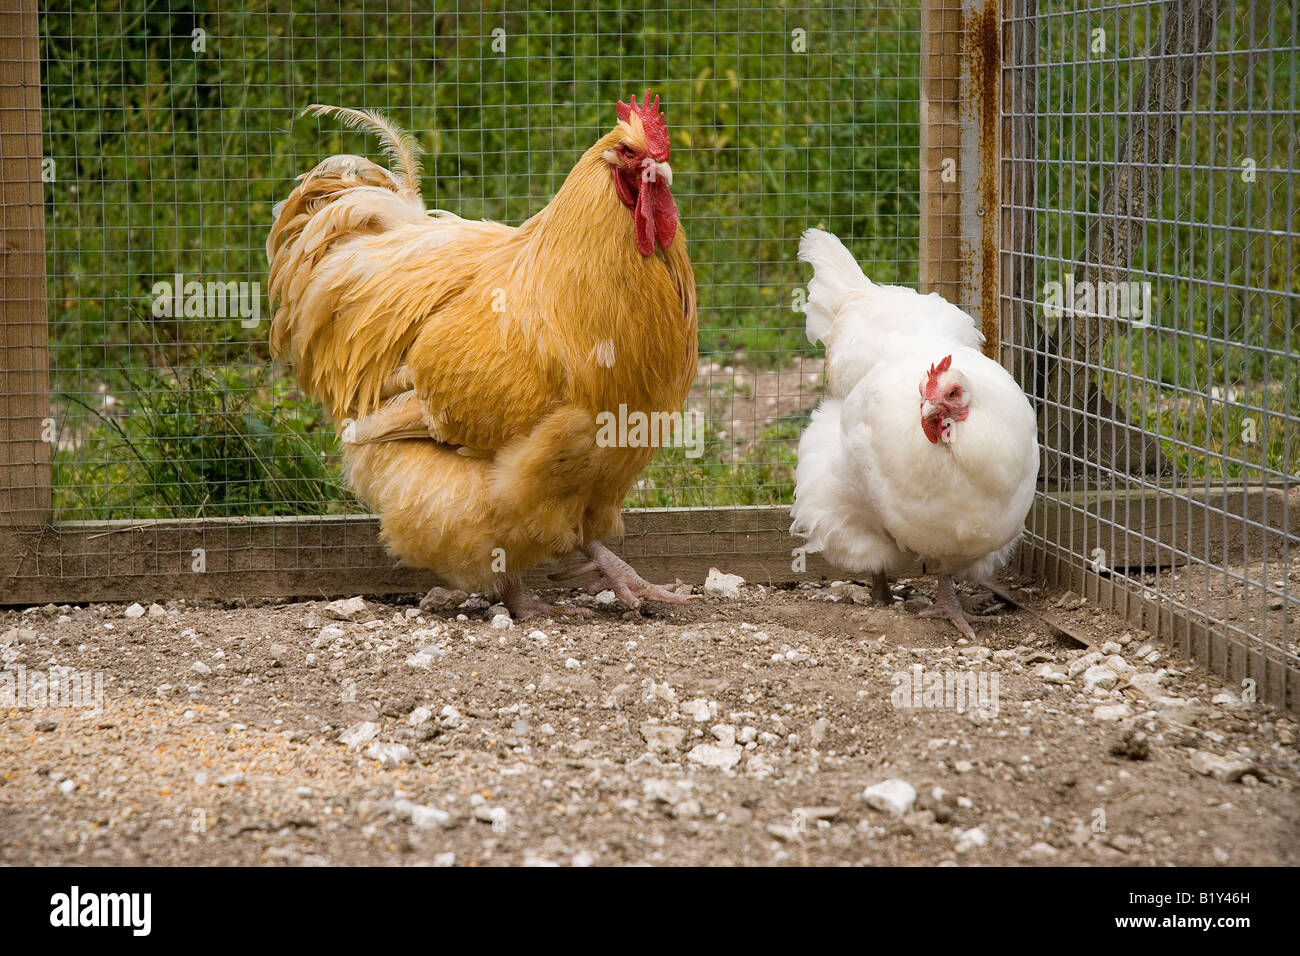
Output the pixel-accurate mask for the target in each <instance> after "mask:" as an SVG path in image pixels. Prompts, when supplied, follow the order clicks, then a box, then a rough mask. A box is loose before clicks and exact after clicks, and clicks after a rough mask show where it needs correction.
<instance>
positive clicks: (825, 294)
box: [799, 229, 872, 344]
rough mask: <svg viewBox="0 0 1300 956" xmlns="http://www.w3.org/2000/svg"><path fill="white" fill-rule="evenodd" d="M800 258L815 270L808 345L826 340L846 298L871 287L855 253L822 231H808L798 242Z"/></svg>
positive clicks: (810, 289)
mask: <svg viewBox="0 0 1300 956" xmlns="http://www.w3.org/2000/svg"><path fill="white" fill-rule="evenodd" d="M799 258H800V259H801V260H802V261H804V262H806V263H808V264H809V265H811V266H812V267H813V277H812V281H810V282H809V283H808V302H807V304H806V305H805V306H804V328H805V332H806V333H807V335H808V341H809V342H812V343H814V344H815V343H817V342H818V341H821V340H823V339H825V337H826V333H827V332H829V331H830V329H831V325H832V324H833V323H834V322H835V316H836V314H837V313H838V312H839V309H840V306H841V305H843V303H844V299H845V297H846V296H848V295H850V294H852V293H854V292H862V291H864V290H866V289H870V288H871V287H872V283H871V280H870V279H868V278H867V276H866V273H864V272H863V271H862V267H861V266H859V265H858V261H857V260H856V259H854V258H853V253H851V252H849V250H848V249H847V248H845V246H844V243H843V242H841V241H840V240H839V238H838V237H836V236H834V235H832V234H831V233H829V232H826V231H825V230H822V229H808V230H806V231H805V232H804V234H803V238H802V239H800V240H799Z"/></svg>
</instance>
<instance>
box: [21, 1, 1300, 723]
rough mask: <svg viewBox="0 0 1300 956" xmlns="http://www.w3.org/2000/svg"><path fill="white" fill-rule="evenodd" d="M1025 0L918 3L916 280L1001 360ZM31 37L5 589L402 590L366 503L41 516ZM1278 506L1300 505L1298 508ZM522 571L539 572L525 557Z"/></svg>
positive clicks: (1145, 622)
mask: <svg viewBox="0 0 1300 956" xmlns="http://www.w3.org/2000/svg"><path fill="white" fill-rule="evenodd" d="M1027 2H1032V0H923V3H922V47H921V70H922V80H921V125H922V128H921V163H920V166H921V191H922V195H921V220H920V227H921V282H922V286H923V288H924V289H926V290H927V291H929V290H934V291H939V292H941V293H943V294H944V295H945V296H947V297H948V298H950V299H951V300H953V301H955V302H958V303H959V304H961V305H962V306H963V307H964V308H965V309H966V310H967V311H969V312H970V313H971V314H972V315H974V316H975V317H976V318H977V320H978V321H979V322H980V325H981V328H982V330H983V331H984V334H985V338H986V350H987V352H988V354H989V355H991V356H994V357H1000V358H1001V360H1003V361H1007V358H1006V355H1005V353H1004V351H1003V350H1002V349H1000V344H1001V336H1000V330H1001V327H1002V313H1003V309H1004V306H1005V305H1006V301H1005V299H1004V297H1003V296H1002V295H1001V290H1002V285H1003V282H1002V277H1003V274H1004V272H1006V274H1007V275H1008V276H1009V278H1011V280H1012V281H1016V279H1015V276H1014V270H1015V268H1016V266H1015V264H1014V263H1015V257H1013V256H1010V255H1009V253H1011V252H1017V253H1020V254H1021V260H1023V254H1024V253H1026V252H1032V249H1031V248H1029V246H1028V244H1031V243H1032V241H1033V229H1032V226H1030V227H1029V228H1026V226H1025V223H1023V222H1019V221H1017V220H1016V218H1015V214H1013V213H1009V212H1008V210H1007V209H1006V208H1004V207H1003V205H1002V192H1003V190H1004V188H1007V187H1008V182H1006V181H1005V179H1006V170H1005V164H1004V160H1005V159H1006V156H1005V155H1004V148H1005V147H1006V146H1007V145H1008V144H1010V143H1011V142H1012V141H1014V140H1015V139H1016V137H1015V135H1013V134H1014V131H1009V130H1008V129H1007V127H1006V123H1005V121H1004V118H1003V115H1002V102H1003V98H1004V96H1006V97H1011V96H1016V95H1020V96H1022V97H1023V95H1024V93H1023V90H1021V91H1020V92H1019V93H1016V92H1015V91H1013V90H1011V89H1010V85H1009V84H1006V78H1007V74H1006V72H1005V71H1004V63H1003V49H1004V44H1005V45H1006V46H1007V48H1008V49H1011V44H1010V41H1009V38H1005V37H1004V35H1003V26H1002V22H1003V21H1002V5H1003V4H1004V3H1005V4H1006V6H1007V8H1008V9H1011V8H1013V7H1015V6H1016V5H1017V4H1021V5H1023V4H1025V3H1027ZM39 50H40V44H39V12H38V5H37V3H36V0H6V3H5V7H4V8H3V10H0V137H2V138H3V142H4V150H3V156H2V158H0V302H2V303H3V305H4V311H3V317H2V318H0V382H2V383H3V389H2V390H0V402H2V403H3V405H0V411H2V412H3V414H0V604H11V605H13V604H40V603H46V602H51V601H53V602H87V601H125V600H150V599H162V598H167V597H176V596H184V597H186V598H191V599H200V598H220V599H227V600H238V599H243V598H255V597H300V598H308V597H320V598H326V597H336V596H341V595H351V594H367V593H368V594H397V593H412V592H417V591H421V590H423V589H425V588H427V587H429V586H430V585H431V584H433V583H435V582H434V581H433V580H432V578H431V576H430V575H429V574H427V573H426V572H422V571H419V570H416V569H411V568H404V567H398V566H396V565H395V563H394V562H393V560H392V559H391V558H389V557H388V556H387V555H386V554H385V552H384V550H383V547H382V546H381V545H380V543H379V540H378V521H377V520H376V519H375V518H373V517H364V516H363V517H304V518H246V519H196V520H190V521H177V520H159V521H144V522H138V521H110V522H71V523H69V522H63V523H57V524H56V523H54V521H53V512H52V488H51V483H50V475H51V472H50V460H51V456H50V449H51V444H50V441H47V440H46V438H47V437H48V431H49V421H50V407H49V389H50V384H49V381H50V379H49V353H48V338H47V336H48V332H47V326H46V291H45V239H44V198H43V189H42V181H41V154H42V126H41V99H40V75H39V73H40V61H39ZM1013 65H1014V64H1013ZM1013 112H1017V111H1014V110H1013ZM1019 112H1023V110H1021V111H1019ZM1016 188H1018V189H1020V190H1024V189H1025V188H1028V189H1029V190H1031V191H1032V184H1030V185H1029V186H1028V187H1026V184H1025V182H1024V181H1023V178H1022V179H1021V180H1020V181H1019V183H1018V184H1017V187H1016ZM1018 205H1024V204H1018ZM1004 237H1005V239H1006V242H1004ZM1007 242H1011V243H1015V244H1016V248H1015V249H1008V248H1007V245H1006V243H1007ZM1280 493H1281V492H1277V491H1271V492H1264V491H1259V490H1252V489H1243V490H1241V491H1240V493H1239V494H1238V493H1237V492H1233V493H1231V494H1229V493H1227V492H1225V493H1224V494H1223V496H1222V500H1218V498H1217V497H1216V496H1215V495H1213V494H1211V495H1208V496H1205V497H1204V498H1203V499H1200V500H1198V499H1197V497H1196V496H1194V495H1190V494H1176V493H1174V492H1152V493H1151V494H1152V495H1153V496H1154V497H1156V498H1159V499H1162V500H1164V501H1165V502H1166V504H1165V508H1166V511H1165V513H1166V515H1167V519H1168V520H1167V523H1165V524H1162V525H1161V526H1160V527H1159V528H1158V529H1156V531H1157V534H1158V535H1159V537H1156V538H1152V537H1151V536H1150V534H1147V535H1146V536H1143V535H1139V534H1137V533H1128V532H1122V531H1121V532H1120V540H1121V542H1122V543H1121V545H1120V547H1119V550H1118V551H1117V555H1119V560H1113V561H1112V563H1113V564H1115V566H1116V567H1117V568H1119V567H1123V564H1122V562H1123V561H1129V562H1130V563H1131V564H1132V565H1133V566H1137V565H1140V564H1142V563H1144V562H1151V561H1155V562H1159V561H1160V560H1162V556H1163V555H1165V554H1166V553H1167V554H1168V555H1169V556H1170V560H1172V555H1173V554H1174V546H1173V544H1172V542H1176V541H1186V540H1204V541H1206V542H1209V543H1210V544H1211V546H1214V545H1215V543H1217V544H1218V545H1220V546H1226V545H1227V544H1228V535H1229V534H1230V529H1229V528H1228V527H1227V522H1225V521H1224V520H1223V515H1224V510H1223V509H1224V508H1227V507H1229V506H1231V507H1233V508H1236V507H1237V504H1236V502H1237V501H1238V500H1240V502H1241V507H1242V508H1244V512H1243V513H1244V514H1249V513H1252V512H1253V511H1256V510H1258V511H1259V512H1260V513H1263V514H1267V513H1269V511H1267V510H1265V509H1268V508H1269V504H1270V502H1269V495H1274V494H1280ZM1170 501H1172V502H1173V505H1172V506H1171V505H1170V504H1169V502H1170ZM1133 507H1142V508H1145V507H1146V505H1145V504H1144V503H1143V502H1142V501H1134V500H1132V498H1131V496H1130V497H1129V498H1125V496H1118V497H1115V498H1110V499H1105V498H1103V497H1102V496H1099V495H1093V496H1091V497H1080V496H1071V495H1068V494H1063V493H1055V492H1050V491H1048V492H1044V493H1042V494H1040V495H1039V496H1038V500H1037V501H1036V503H1035V509H1036V514H1035V519H1034V520H1035V522H1036V524H1035V526H1036V527H1055V528H1058V529H1065V532H1067V540H1070V541H1072V540H1074V536H1075V535H1076V534H1077V535H1079V536H1080V539H1081V540H1082V536H1084V535H1086V534H1088V533H1089V529H1095V528H1096V527H1098V526H1099V525H1103V526H1107V527H1111V528H1112V529H1113V528H1114V527H1115V526H1116V525H1118V526H1119V528H1121V529H1122V528H1124V527H1125V526H1124V525H1123V524H1122V523H1121V522H1122V521H1123V515H1124V514H1127V513H1128V512H1127V510H1126V509H1129V508H1133ZM1271 513H1273V514H1278V513H1280V509H1277V508H1273V509H1272V512H1271ZM1291 514H1292V515H1293V516H1298V517H1300V508H1297V509H1292V510H1291ZM626 523H627V530H628V535H627V538H626V539H625V541H624V545H623V550H624V553H625V554H626V555H627V557H628V558H629V559H630V560H631V561H632V563H633V564H634V565H635V566H636V567H637V568H638V569H639V570H640V571H641V572H642V574H644V575H645V576H647V577H649V578H651V579H666V580H671V579H672V578H673V577H681V578H682V579H684V580H692V581H696V582H699V581H702V580H703V578H704V576H705V575H706V574H707V572H708V569H709V568H710V567H712V566H718V567H721V568H722V569H724V570H727V571H730V572H734V573H739V574H742V575H743V576H744V577H745V578H746V579H747V580H750V581H754V582H759V583H765V584H769V585H778V584H788V583H791V582H798V581H806V580H820V579H823V578H826V577H831V578H833V577H835V576H836V571H835V570H834V569H833V568H831V567H830V566H829V565H827V564H826V563H825V562H824V561H822V560H821V559H820V558H819V557H818V556H817V555H806V556H801V554H800V552H799V548H800V544H801V542H800V541H799V540H797V539H795V538H792V537H791V536H790V535H789V533H788V531H787V530H786V529H787V528H788V527H789V523H790V517H789V511H788V509H785V508H768V507H739V508H720V509H653V510H636V511H631V512H629V513H628V515H627V519H626ZM1149 530H1150V529H1148V531H1149ZM1297 530H1300V528H1297ZM1192 534H1194V535H1196V537H1195V538H1191V537H1189V535H1192ZM1166 536H1167V538H1166ZM199 554H203V555H205V560H199V559H198V555H199ZM208 555H210V559H208V558H207V557H206V556H208ZM801 557H802V559H801ZM200 565H201V566H202V570H201V571H200V570H198V568H199V566H200ZM1019 568H1020V570H1021V571H1022V572H1024V573H1027V574H1032V575H1034V576H1036V577H1038V578H1040V579H1042V580H1045V581H1046V582H1048V583H1050V584H1053V585H1056V586H1061V587H1070V588H1073V589H1074V590H1077V591H1079V592H1080V593H1082V594H1083V595H1085V596H1087V597H1088V598H1089V599H1090V600H1092V601H1094V602H1095V603H1097V604H1099V605H1101V606H1102V607H1105V608H1106V609H1108V610H1111V611H1114V612H1116V613H1118V614H1120V615H1122V616H1124V617H1125V618H1126V619H1128V620H1130V621H1132V622H1133V623H1134V624H1135V625H1137V626H1140V627H1144V628H1146V629H1148V630H1150V631H1152V632H1153V633H1155V634H1157V635H1158V636H1159V637H1161V638H1163V639H1165V640H1167V641H1170V642H1171V643H1173V644H1174V645H1175V646H1177V647H1178V648H1179V649H1180V650H1181V651H1182V652H1183V653H1184V654H1186V655H1187V656H1189V657H1194V658H1196V659H1199V660H1201V661H1203V662H1205V663H1206V664H1208V665H1209V666H1210V667H1212V668H1213V669H1215V670H1216V671H1217V672H1219V673H1220V674H1222V675H1224V676H1225V677H1227V678H1229V679H1233V680H1239V679H1241V678H1243V677H1254V678H1255V679H1256V680H1257V681H1258V683H1259V689H1260V698H1261V699H1263V700H1267V701H1271V702H1273V703H1277V704H1280V705H1282V706H1283V707H1284V708H1286V709H1288V710H1291V711H1293V712H1296V711H1300V691H1298V690H1297V688H1300V672H1297V670H1296V669H1295V668H1294V667H1292V666H1291V665H1290V664H1289V663H1287V662H1286V661H1284V660H1274V659H1272V658H1270V657H1269V656H1268V655H1266V654H1264V653H1263V652H1261V651H1260V650H1259V649H1258V648H1256V647H1253V646H1250V645H1248V644H1247V643H1245V642H1243V641H1241V640H1236V639H1232V638H1230V637H1227V636H1225V635H1223V634H1221V633H1216V632H1215V631H1214V630H1213V629H1211V628H1209V627H1207V626H1206V625H1205V624H1204V623H1201V622H1199V621H1197V620H1196V619H1195V618H1194V616H1191V615H1188V614H1184V613H1182V612H1180V611H1178V610H1176V609H1173V608H1171V607H1170V606H1169V605H1168V604H1167V603H1161V602H1157V601H1153V600H1151V599H1150V598H1148V597H1146V596H1145V595H1144V594H1143V593H1142V591H1141V589H1140V588H1138V587H1136V586H1135V585H1133V584H1132V583H1131V582H1129V581H1128V579H1127V578H1124V577H1117V578H1109V577H1106V576H1104V574H1100V573H1097V572H1096V571H1093V570H1090V569H1089V567H1088V565H1087V562H1086V561H1085V560H1084V559H1083V558H1081V557H1079V552H1077V551H1070V552H1067V551H1065V550H1063V549H1061V548H1052V549H1049V548H1046V547H1042V546H1039V545H1034V544H1027V545H1026V546H1025V547H1022V549H1021V552H1020V556H1019ZM531 578H532V581H533V583H544V578H543V577H542V576H541V573H540V572H535V573H534V574H533V575H532V576H531Z"/></svg>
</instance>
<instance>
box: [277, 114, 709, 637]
mask: <svg viewBox="0 0 1300 956" xmlns="http://www.w3.org/2000/svg"><path fill="white" fill-rule="evenodd" d="M306 112H307V113H308V114H311V115H335V116H338V117H339V118H341V119H342V120H343V121H344V122H346V123H347V124H348V125H349V126H352V127H353V128H364V129H367V130H370V131H373V132H374V133H377V134H378V135H379V137H380V138H381V140H382V142H383V146H384V149H385V151H386V154H387V157H388V165H389V166H390V167H391V169H385V168H384V167H382V166H379V165H377V164H375V163H373V162H371V161H369V160H367V159H365V158H363V157H360V156H352V155H340V156H332V157H330V158H329V159H326V160H324V161H323V162H322V163H320V164H319V165H318V166H317V167H316V168H315V169H313V170H312V171H311V172H309V173H307V174H306V175H304V176H302V177H300V178H299V184H298V185H297V187H296V188H295V189H294V190H293V191H292V193H290V195H289V197H288V198H287V199H285V200H284V202H282V203H280V204H279V205H278V206H277V207H276V209H275V213H274V224H273V225H272V228H271V233H270V236H269V238H268V240H267V258H268V260H269V262H270V280H269V284H268V291H269V296H270V299H271V302H272V308H273V309H274V318H273V322H272V327H271V339H270V341H271V349H272V352H273V354H274V355H275V356H277V357H278V358H287V359H288V360H289V361H290V362H292V364H293V367H294V370H295V373H296V375H297V379H298V382H299V383H300V385H301V386H302V388H303V389H304V390H305V391H306V392H307V393H309V394H310V395H311V396H313V397H314V398H316V399H317V400H319V401H320V402H322V403H323V404H324V405H325V407H326V408H327V409H328V411H329V413H330V415H331V416H332V419H333V421H334V422H335V425H336V428H337V430H338V433H339V437H340V439H341V440H342V445H343V453H344V466H345V474H346V476H347V479H348V481H349V482H350V484H351V487H352V488H353V489H354V490H355V491H356V493H357V494H358V495H359V497H360V498H361V499H362V500H363V501H364V502H366V503H367V505H368V506H369V507H370V508H372V509H373V510H374V511H376V512H377V513H378V514H379V516H380V519H381V527H382V532H381V534H382V540H383V542H384V544H385V545H386V546H387V548H388V549H389V550H390V551H391V552H392V553H393V554H394V555H395V556H397V557H398V558H399V559H400V560H402V561H403V562H404V563H406V564H408V565H411V566H415V567H420V568H426V569H428V570H430V571H432V572H434V573H435V574H436V575H437V576H438V577H439V578H441V579H442V581H443V582H444V583H448V584H451V585H452V586H455V587H459V588H462V589H465V590H468V591H479V592H484V593H489V594H492V595H493V596H495V597H497V598H498V599H499V600H501V601H502V602H503V603H504V604H505V605H506V606H507V607H508V608H509V609H510V611H511V613H513V614H514V615H515V616H517V617H526V616H529V615H532V614H537V613H543V612H548V611H554V610H555V608H553V607H552V606H551V605H549V604H546V603H545V602H543V601H541V600H540V599H538V598H537V597H536V596H535V595H533V594H531V593H529V592H528V591H527V590H526V589H525V587H524V585H523V582H522V580H521V575H522V573H523V572H524V571H527V570H528V569H530V568H532V567H534V566H536V565H538V564H541V563H544V562H549V561H557V560H561V559H563V558H565V557H566V556H570V555H573V554H575V553H576V552H579V551H581V552H582V553H583V554H585V556H586V558H585V560H584V563H583V566H582V567H580V568H578V569H577V570H576V571H575V572H572V574H573V575H581V574H591V573H594V574H595V575H596V580H595V582H594V584H593V585H592V590H599V589H603V588H608V589H611V590H613V592H614V594H615V595H616V596H617V598H618V599H619V600H620V601H621V602H622V603H623V604H625V605H627V606H628V607H631V608H637V607H638V606H639V605H640V603H641V601H642V600H654V601H664V602H675V603H680V602H684V601H685V600H687V597H685V596H683V595H680V594H678V593H676V592H675V591H672V590H670V589H668V588H665V587H660V586H658V585H654V584H650V583H648V582H646V581H645V580H643V579H642V578H641V577H640V576H639V575H637V574H636V572H635V571H633V569H632V568H631V567H629V566H628V565H627V564H626V563H624V562H623V561H622V560H621V559H620V558H618V557H617V556H616V555H615V554H614V553H613V552H612V551H611V550H610V549H609V548H608V547H607V546H606V545H605V544H604V543H603V541H604V539H608V538H616V537H618V536H620V535H621V534H622V531H623V522H622V515H621V505H622V502H623V499H624V497H625V495H626V493H627V491H628V489H629V488H630V487H631V485H632V483H633V481H634V480H635V478H636V476H637V475H638V474H639V473H640V472H641V470H642V469H643V468H644V467H645V466H646V465H647V464H648V463H649V461H650V459H651V458H652V457H653V455H654V452H655V448H654V447H653V445H650V444H647V445H646V446H645V447H610V443H609V442H602V441H599V440H598V438H599V435H598V428H597V421H598V416H600V415H601V414H602V413H616V412H618V411H619V410H620V409H625V410H626V412H629V413H630V412H634V411H636V412H641V413H643V414H645V415H651V414H659V415H664V414H673V413H680V411H681V408H682V404H683V402H684V400H685V398H686V394H687V391H688V389H689V388H690V385H691V382H692V381H693V379H694V377H695V374H696V362H697V354H696V349H697V344H696V311H695V276H694V273H693V271H692V269H691V263H690V260H689V258H688V256H687V252H686V236H685V234H684V233H683V230H682V228H681V226H680V224H679V222H678V211H677V205H676V202H675V201H674V199H673V195H672V192H671V186H672V182H673V171H672V167H671V166H670V165H669V162H668V156H669V140H668V128H667V123H666V117H665V115H664V114H663V113H661V112H660V110H659V98H658V97H655V99H654V101H653V103H651V101H650V91H648V90H647V91H646V95H645V99H644V101H643V102H641V103H639V104H638V102H637V99H636V97H635V96H634V97H632V102H631V105H628V104H625V103H623V102H619V103H618V106H617V110H616V112H617V122H616V124H615V125H614V128H613V129H612V130H610V131H609V132H608V133H606V134H605V135H604V136H602V137H601V138H600V139H598V140H597V141H596V143H595V144H594V145H593V146H592V147H591V148H590V149H588V150H587V151H586V152H585V153H584V154H583V155H582V157H581V158H580V159H579V160H578V162H577V165H575V166H574V167H573V169H572V171H571V172H570V173H569V175H568V177H567V178H566V179H565V181H564V184H563V185H562V186H561V187H560V190H559V192H558V193H557V194H556V195H555V197H554V198H553V199H552V200H551V202H550V203H549V204H548V205H547V206H546V207H545V208H543V209H542V210H541V211H539V212H538V213H537V214H536V215H534V216H533V217H532V218H530V219H528V220H527V221H526V222H524V223H523V224H521V225H520V226H518V227H512V226H506V225H501V224H499V223H495V222H486V221H472V220H467V219H462V218H460V217H459V216H456V215H454V214H452V213H450V212H445V211H442V210H432V211H428V210H426V209H425V206H424V202H423V200H422V198H421V195H420V165H419V151H418V148H417V145H416V143H415V141H414V140H413V139H412V138H411V137H410V136H408V135H407V134H405V133H404V132H402V131H401V130H400V129H398V128H397V127H396V126H395V125H394V124H393V123H391V122H390V121H389V120H388V119H387V118H386V117H384V116H382V115H381V114H378V113H374V112H369V111H361V110H352V109H346V108H340V107H331V106H311V107H308V109H307V111H306Z"/></svg>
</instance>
